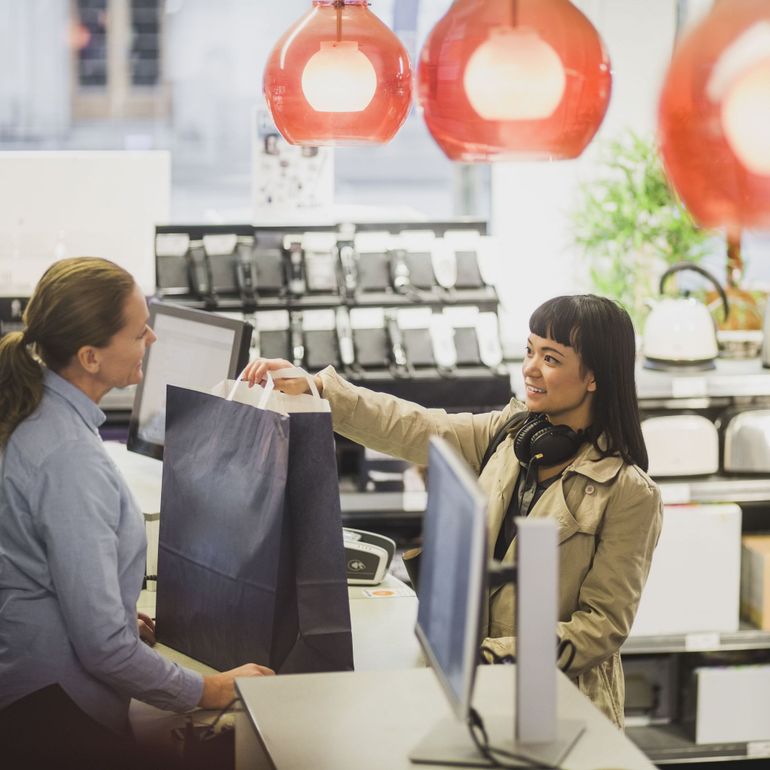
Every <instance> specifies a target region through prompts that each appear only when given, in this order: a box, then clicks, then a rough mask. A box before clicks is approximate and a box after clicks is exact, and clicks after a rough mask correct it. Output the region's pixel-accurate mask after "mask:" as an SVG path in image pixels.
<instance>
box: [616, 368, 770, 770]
mask: <svg viewBox="0 0 770 770" xmlns="http://www.w3.org/2000/svg"><path fill="white" fill-rule="evenodd" d="M636 379H637V392H638V396H639V407H640V412H641V413H642V416H643V417H644V416H645V415H646V414H662V413H666V412H669V413H677V412H690V413H697V414H702V415H704V416H707V417H709V418H710V419H718V418H719V416H720V415H722V414H724V413H725V412H726V410H732V411H735V410H742V409H756V408H760V409H761V408H768V407H770V370H768V369H765V368H763V367H762V363H761V361H760V360H759V359H758V358H753V359H743V360H740V359H736V360H730V359H718V360H717V361H716V368H715V369H713V370H710V371H706V372H688V371H686V370H685V371H677V370H674V371H651V370H648V369H645V368H644V367H643V366H639V367H638V369H637V378H636ZM656 481H657V482H658V484H659V486H660V490H661V495H662V498H663V502H664V503H666V504H686V503H728V502H732V503H737V504H739V505H741V506H742V508H743V511H744V516H743V528H744V531H747V530H749V531H750V530H752V529H756V528H759V529H764V530H768V529H770V519H768V518H767V516H768V514H770V475H766V474H731V473H724V471H720V472H719V473H717V474H714V475H710V476H705V477H704V476H698V477H689V478H688V477H683V478H675V479H673V478H659V479H656ZM747 508H750V509H751V510H752V511H755V512H756V513H757V514H758V516H756V515H755V516H753V517H748V516H747ZM752 519H753V522H754V523H750V522H751V521H752ZM622 653H623V656H624V658H625V659H626V661H627V668H630V666H631V663H632V661H631V660H630V658H632V657H639V658H641V657H642V656H648V655H649V656H653V657H652V658H651V659H652V660H653V661H656V662H657V663H658V664H659V665H670V666H671V668H672V670H673V671H675V672H677V673H676V674H675V681H676V682H677V688H682V687H684V686H685V676H686V674H685V676H679V674H678V672H679V671H680V670H681V669H684V670H685V672H686V666H687V665H688V661H689V660H690V659H691V658H692V657H693V656H695V657H697V656H698V655H700V654H706V655H708V654H715V655H717V656H718V660H719V662H720V663H721V664H722V665H729V664H730V662H732V663H733V664H740V663H742V662H745V660H746V657H747V656H752V661H753V662H764V661H765V660H767V659H770V631H763V630H759V629H756V628H753V627H751V626H749V625H748V624H745V623H742V624H741V627H740V629H739V630H738V631H735V632H731V633H724V632H722V633H717V632H713V633H708V632H707V633H691V634H678V635H662V636H643V637H632V638H630V639H629V640H628V641H627V642H626V643H625V644H624V645H623V648H622ZM681 693H682V690H681V689H675V691H674V692H673V693H672V698H673V701H674V702H675V703H676V705H675V706H674V709H675V713H676V717H675V718H674V719H673V720H672V721H670V722H668V723H664V724H654V723H650V724H647V725H634V724H633V723H632V724H631V726H629V727H627V730H626V733H627V735H628V736H629V738H631V740H633V741H634V742H635V743H636V744H637V745H638V746H639V748H641V749H642V751H644V752H645V754H647V756H648V757H649V758H650V759H651V760H652V761H653V762H655V763H656V764H658V765H660V766H663V765H677V764H690V763H696V762H710V763H711V762H716V763H719V762H724V761H728V760H733V761H740V760H751V759H758V758H761V757H770V741H764V740H761V741H752V742H748V743H747V742H725V743H710V744H696V743H695V742H694V741H693V739H692V733H691V730H690V729H689V727H688V725H685V724H683V723H682V722H681V719H682V718H683V714H684V713H685V711H686V710H683V707H682V705H681V701H680V700H679V698H680V697H681ZM654 721H655V720H654V719H653V720H652V722H654ZM717 766H718V765H717Z"/></svg>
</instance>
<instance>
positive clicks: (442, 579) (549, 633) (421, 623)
mask: <svg viewBox="0 0 770 770" xmlns="http://www.w3.org/2000/svg"><path fill="white" fill-rule="evenodd" d="M517 526H518V534H517V541H518V547H517V560H516V561H517V594H518V601H517V603H516V606H517V613H516V629H517V660H518V671H517V674H518V676H517V677H516V690H515V693H514V698H515V701H516V708H515V709H513V708H511V707H512V706H513V702H512V703H511V704H510V706H509V707H508V709H506V708H504V707H503V709H502V711H503V712H505V711H509V709H510V711H509V713H508V714H505V713H503V714H501V715H497V714H492V715H489V714H487V715H485V716H484V720H485V723H486V728H487V733H488V735H489V737H490V739H491V741H490V743H491V745H493V746H498V747H500V748H503V749H504V750H505V751H507V752H511V754H510V756H516V757H518V758H523V759H525V760H527V761H531V762H533V763H535V764H545V765H547V766H552V765H558V764H559V763H560V761H561V760H562V759H563V758H564V756H566V754H567V752H568V751H569V750H570V748H571V747H572V745H573V744H574V743H575V741H576V740H577V739H578V737H579V736H580V734H581V733H582V731H583V725H582V724H580V723H578V722H573V721H570V720H561V719H557V711H556V673H557V672H556V619H557V603H556V596H557V534H556V532H557V527H556V523H555V522H554V521H553V520H552V519H549V518H547V517H540V518H534V519H533V518H517ZM487 568H488V565H487V500H486V497H485V496H484V494H483V492H482V491H481V489H480V487H479V485H478V482H477V480H476V478H475V476H474V475H473V473H472V472H471V470H470V468H469V467H468V466H467V464H466V463H465V462H464V461H463V460H462V459H461V458H460V457H459V456H458V455H457V454H456V453H455V451H454V450H453V449H452V448H451V447H450V445H449V444H448V443H447V442H446V441H444V440H443V439H441V438H432V439H431V443H430V446H429V450H428V504H427V507H426V510H425V517H424V519H423V551H422V556H421V558H420V585H419V600H420V603H419V607H418V610H417V627H416V633H417V638H418V639H419V641H420V644H421V645H422V648H423V650H424V651H425V654H426V657H427V658H428V662H429V663H430V665H431V667H432V668H433V670H434V672H435V673H436V677H437V678H438V680H439V682H440V683H441V686H442V688H443V690H444V692H445V694H446V696H447V698H448V700H449V704H450V706H451V708H452V711H453V712H454V713H453V718H452V719H441V720H439V721H438V722H437V723H436V724H435V725H434V727H433V728H432V729H431V730H430V732H429V733H428V734H427V735H426V736H425V737H424V738H423V740H422V741H420V743H419V744H418V745H417V746H416V747H415V748H414V749H413V750H412V752H411V753H410V755H409V758H410V759H411V760H412V761H413V762H418V763H427V764H441V765H461V766H463V767H488V766H489V761H488V760H487V759H486V758H485V757H484V756H482V754H481V753H480V752H479V750H478V748H477V747H476V746H475V745H474V743H473V741H472V740H471V738H470V735H469V732H468V727H467V722H468V716H469V713H470V708H471V697H472V694H473V684H474V680H475V675H476V667H477V664H478V663H479V647H480V643H481V636H482V633H481V614H482V602H483V601H485V599H486V591H485V590H484V589H485V587H486V580H487ZM512 614H513V613H512ZM511 620H513V617H512V618H511ZM501 674H502V672H501ZM514 713H515V721H514V717H513V714H514Z"/></svg>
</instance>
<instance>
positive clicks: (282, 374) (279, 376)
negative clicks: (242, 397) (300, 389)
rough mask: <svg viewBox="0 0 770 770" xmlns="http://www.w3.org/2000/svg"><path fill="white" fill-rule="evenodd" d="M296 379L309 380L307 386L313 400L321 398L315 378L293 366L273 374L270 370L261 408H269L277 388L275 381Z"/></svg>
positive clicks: (260, 403)
mask: <svg viewBox="0 0 770 770" xmlns="http://www.w3.org/2000/svg"><path fill="white" fill-rule="evenodd" d="M295 378H304V379H305V380H307V384H308V385H309V386H310V392H311V393H312V394H313V398H319V399H320V398H321V394H320V393H319V392H318V388H317V387H316V384H315V378H314V377H313V376H312V375H310V374H308V373H307V372H306V371H305V370H304V369H301V368H300V367H298V366H292V367H288V368H286V369H277V370H276V371H274V372H271V371H270V370H269V369H268V372H267V375H266V380H267V381H266V382H265V388H264V391H263V393H262V398H261V399H260V401H259V408H260V409H264V408H265V407H266V406H267V402H268V400H269V398H270V394H271V393H272V392H273V389H274V388H275V380H284V379H295Z"/></svg>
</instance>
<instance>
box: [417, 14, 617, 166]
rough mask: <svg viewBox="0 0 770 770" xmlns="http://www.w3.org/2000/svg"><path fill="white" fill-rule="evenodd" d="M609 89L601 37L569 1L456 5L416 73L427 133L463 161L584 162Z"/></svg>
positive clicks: (435, 32)
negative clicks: (585, 150) (581, 160)
mask: <svg viewBox="0 0 770 770" xmlns="http://www.w3.org/2000/svg"><path fill="white" fill-rule="evenodd" d="M611 87H612V74H611V72H610V61H609V57H608V56H607V51H606V50H605V48H604V45H603V43H602V40H601V38H600V37H599V33H598V32H597V31H596V29H594V27H593V25H592V24H591V22H590V21H588V19H587V18H586V17H585V16H584V15H583V14H582V13H581V12H580V11H579V10H578V9H577V8H576V7H575V6H574V5H572V3H570V2H569V0H455V2H454V3H453V4H452V6H451V8H450V9H449V11H448V12H447V14H446V15H445V16H444V17H443V18H442V19H441V20H440V21H439V22H438V23H437V24H436V26H435V27H434V28H433V30H432V31H431V33H430V35H429V36H428V39H427V40H426V42H425V45H424V46H423V49H422V53H421V55H420V62H419V69H418V93H419V99H420V104H421V105H422V108H423V115H424V118H425V122H426V124H427V126H428V130H429V131H430V133H431V134H432V136H433V138H434V139H435V140H436V142H437V143H438V144H439V146H440V147H441V149H442V150H443V151H444V152H445V153H446V155H447V156H448V157H449V158H451V159H452V160H459V161H465V162H476V161H479V162H482V161H490V160H515V159H524V160H527V159H534V160H540V159H548V160H556V159H563V158H576V157H577V156H578V155H580V153H581V152H583V150H584V149H585V148H586V146H587V145H588V143H589V142H590V141H591V139H592V138H593V137H594V134H596V131H597V130H598V128H599V126H600V124H601V122H602V120H603V119H604V115H605V113H606V111H607V106H608V104H609V100H610V91H611Z"/></svg>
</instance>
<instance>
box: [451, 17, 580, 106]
mask: <svg viewBox="0 0 770 770" xmlns="http://www.w3.org/2000/svg"><path fill="white" fill-rule="evenodd" d="M566 80H567V79H566V75H565V73H564V66H563V64H562V62H561V59H560V58H559V54H557V53H556V51H555V50H554V49H553V48H552V47H551V46H550V45H548V43H546V42H545V41H544V40H543V39H542V38H541V37H539V36H538V35H537V33H536V32H535V31H534V30H531V29H526V28H521V27H519V28H515V29H514V28H513V27H496V28H493V29H492V30H491V31H490V34H489V38H488V39H487V40H485V41H484V42H483V43H482V44H481V45H480V46H479V47H478V48H477V49H476V50H475V51H474V52H473V53H472V54H471V56H470V58H469V59H468V64H467V66H466V68H465V75H464V76H463V85H464V86H465V94H466V96H467V97H468V101H469V102H470V103H471V106H472V107H473V109H474V110H475V111H476V112H477V113H478V114H479V116H480V117H482V118H484V120H541V119H544V118H548V117H550V116H551V115H552V114H553V113H554V111H555V110H556V108H557V107H558V106H559V103H560V102H561V99H562V96H563V95H564V88H565V86H566Z"/></svg>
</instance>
